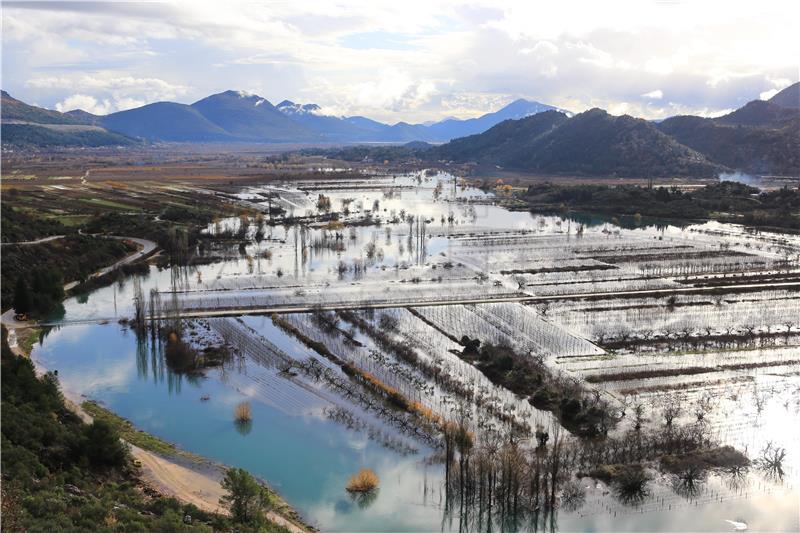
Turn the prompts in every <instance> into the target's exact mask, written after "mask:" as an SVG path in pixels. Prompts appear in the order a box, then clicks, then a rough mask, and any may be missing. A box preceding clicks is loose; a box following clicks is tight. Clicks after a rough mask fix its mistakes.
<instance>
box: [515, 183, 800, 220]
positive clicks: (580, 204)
mask: <svg viewBox="0 0 800 533" xmlns="http://www.w3.org/2000/svg"><path fill="white" fill-rule="evenodd" d="M522 199H523V200H525V202H527V204H528V205H529V206H531V207H532V208H535V209H562V210H563V209H564V208H568V209H576V210H585V211H594V212H601V213H608V214H615V215H636V214H637V213H638V214H641V215H645V216H651V217H662V218H675V219H701V218H711V217H713V218H717V219H720V220H724V221H728V222H738V223H744V224H750V225H754V226H772V227H780V228H793V229H800V217H799V216H798V215H797V213H798V211H800V189H789V188H783V189H779V190H775V191H769V192H761V191H760V190H759V189H757V188H755V187H750V186H748V185H744V184H742V183H737V182H732V181H724V182H720V183H715V184H713V185H707V186H706V187H703V188H702V189H698V190H696V191H692V192H683V191H681V190H680V189H677V188H671V189H668V188H666V187H657V188H646V187H639V186H633V185H625V186H618V187H611V186H607V185H576V186H562V185H555V184H552V183H544V184H537V185H531V186H530V187H529V188H528V190H527V191H526V192H525V193H524V194H523V195H522Z"/></svg>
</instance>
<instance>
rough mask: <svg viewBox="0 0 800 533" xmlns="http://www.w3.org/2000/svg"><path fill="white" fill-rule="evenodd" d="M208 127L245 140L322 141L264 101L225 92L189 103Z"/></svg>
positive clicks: (238, 92) (258, 97)
mask: <svg viewBox="0 0 800 533" xmlns="http://www.w3.org/2000/svg"><path fill="white" fill-rule="evenodd" d="M191 107H192V108H193V109H195V110H196V111H198V112H199V113H200V114H201V115H202V116H203V117H205V118H206V119H207V120H208V121H209V122H211V123H212V124H215V125H217V126H218V127H220V128H222V129H223V130H224V131H225V132H226V133H227V134H228V135H230V136H231V137H232V138H235V139H238V140H245V141H260V142H291V141H319V140H322V139H321V138H320V137H319V136H318V135H315V134H314V132H312V131H310V130H308V128H306V127H304V126H303V125H302V124H299V123H298V122H296V121H294V120H292V119H291V118H289V117H287V116H286V115H285V114H284V113H282V112H281V111H280V110H278V109H277V108H276V107H275V106H273V105H272V104H271V103H270V102H269V101H268V100H266V99H265V98H261V97H260V96H258V95H255V94H248V93H245V92H241V91H225V92H223V93H219V94H214V95H211V96H209V97H207V98H203V99H202V100H199V101H197V102H195V103H193V104H192V106H191Z"/></svg>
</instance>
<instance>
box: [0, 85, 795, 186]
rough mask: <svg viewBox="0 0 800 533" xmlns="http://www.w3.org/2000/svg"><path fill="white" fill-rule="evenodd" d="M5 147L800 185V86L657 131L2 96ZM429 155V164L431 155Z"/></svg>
mask: <svg viewBox="0 0 800 533" xmlns="http://www.w3.org/2000/svg"><path fill="white" fill-rule="evenodd" d="M2 135H3V141H4V144H7V145H9V146H65V145H66V146H70V145H71V146H75V145H77V146H102V145H127V144H134V143H141V142H146V141H169V142H273V143H278V142H282V143H290V142H293V143H358V142H393V143H397V142H409V141H417V142H420V141H427V142H443V141H449V142H447V143H445V144H442V145H440V146H436V147H433V148H431V147H430V146H429V145H425V147H424V149H423V148H411V149H412V150H416V151H417V152H419V154H421V156H422V157H424V158H427V159H434V160H440V161H441V160H445V161H455V162H473V163H475V164H477V165H483V166H488V167H503V168H507V169H515V170H521V171H526V172H534V173H548V174H587V175H619V176H671V175H675V176H683V175H687V176H689V175H692V176H712V175H716V174H717V173H719V172H723V171H730V170H740V171H744V172H749V173H754V174H775V175H792V176H798V175H800V83H795V84H794V85H792V86H790V87H788V88H786V89H784V90H783V91H781V92H779V93H778V94H776V95H775V96H773V97H772V98H770V99H769V100H767V101H763V100H754V101H751V102H749V103H748V104H746V105H745V106H743V107H741V108H740V109H737V110H735V111H733V112H731V113H728V114H727V115H724V116H721V117H718V118H703V117H697V116H675V117H671V118H668V119H665V120H663V121H661V122H653V121H646V120H643V119H639V118H634V117H631V116H628V115H623V116H613V115H610V114H609V113H607V112H605V111H603V110H602V109H591V110H589V111H585V112H583V113H580V114H577V115H574V116H573V115H572V114H571V113H569V112H567V111H564V110H561V109H557V108H555V107H553V106H549V105H546V104H541V103H538V102H533V101H528V100H516V101H514V102H512V103H511V104H509V105H507V106H505V107H503V108H502V109H500V110H498V111H495V112H493V113H487V114H485V115H483V116H481V117H477V118H473V119H467V120H460V119H447V120H443V121H440V122H434V123H431V124H408V123H405V122H399V123H396V124H392V125H389V124H384V123H381V122H378V121H375V120H371V119H369V118H366V117H361V116H352V117H336V116H332V115H325V114H324V113H322V110H321V108H320V107H319V106H317V105H315V104H299V103H295V102H291V101H289V100H284V101H282V102H280V103H279V104H278V105H273V104H271V103H270V102H269V101H267V100H266V99H264V98H261V97H259V96H257V95H253V94H249V93H244V92H240V91H225V92H223V93H219V94H214V95H211V96H209V97H207V98H203V99H202V100H199V101H197V102H195V103H193V104H191V105H187V104H179V103H174V102H158V103H154V104H148V105H145V106H142V107H138V108H135V109H130V110H127V111H120V112H117V113H112V114H109V115H105V116H99V115H93V114H91V113H88V112H86V111H83V110H73V111H69V112H67V113H60V112H58V111H52V110H48V109H42V108H39V107H36V106H31V105H28V104H25V103H24V102H21V101H19V100H16V99H14V98H12V97H11V96H10V95H8V93H6V92H5V91H3V93H2ZM423 154H424V155H423Z"/></svg>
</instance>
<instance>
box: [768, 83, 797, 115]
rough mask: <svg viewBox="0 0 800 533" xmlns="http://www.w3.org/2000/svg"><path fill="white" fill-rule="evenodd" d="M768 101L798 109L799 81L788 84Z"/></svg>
mask: <svg viewBox="0 0 800 533" xmlns="http://www.w3.org/2000/svg"><path fill="white" fill-rule="evenodd" d="M768 101H769V102H770V103H771V104H775V105H779V106H781V107H788V108H791V109H800V82H797V83H794V84H792V85H790V86H788V87H787V88H785V89H784V90H782V91H781V92H779V93H778V94H776V95H775V96H773V97H772V98H770V99H769V100H768Z"/></svg>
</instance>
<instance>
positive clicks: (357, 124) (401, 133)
mask: <svg viewBox="0 0 800 533" xmlns="http://www.w3.org/2000/svg"><path fill="white" fill-rule="evenodd" d="M276 107H277V109H279V110H280V111H281V112H282V113H284V114H285V115H287V116H290V117H291V118H293V119H294V120H295V121H297V122H299V123H301V124H302V125H303V126H305V127H307V128H308V129H310V130H312V131H314V132H316V133H317V134H318V135H320V136H322V137H323V138H325V139H326V140H329V141H341V142H355V141H382V142H408V141H415V140H418V141H430V142H442V141H449V140H451V139H455V138H457V137H465V136H467V135H474V134H476V133H482V132H484V131H486V130H487V129H489V128H491V127H492V126H494V125H495V124H498V123H500V122H502V121H504V120H508V119H519V118H523V117H527V116H529V115H534V114H536V113H541V112H543V111H548V110H555V109H557V108H555V107H553V106H549V105H546V104H541V103H539V102H532V101H528V100H522V99H520V100H515V101H514V102H512V103H510V104H509V105H507V106H505V107H503V108H502V109H500V110H498V111H495V112H493V113H487V114H485V115H483V116H480V117H478V118H472V119H466V120H460V119H455V118H450V119H446V120H442V121H439V122H433V123H428V124H409V123H407V122H398V123H396V124H393V125H388V124H383V123H380V122H377V121H374V120H371V119H368V118H365V117H358V116H356V117H335V116H331V115H325V114H323V113H322V110H321V108H320V107H319V106H318V105H316V104H298V103H294V102H291V101H289V100H284V101H283V102H281V103H279V104H278V105H277V106H276Z"/></svg>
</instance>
